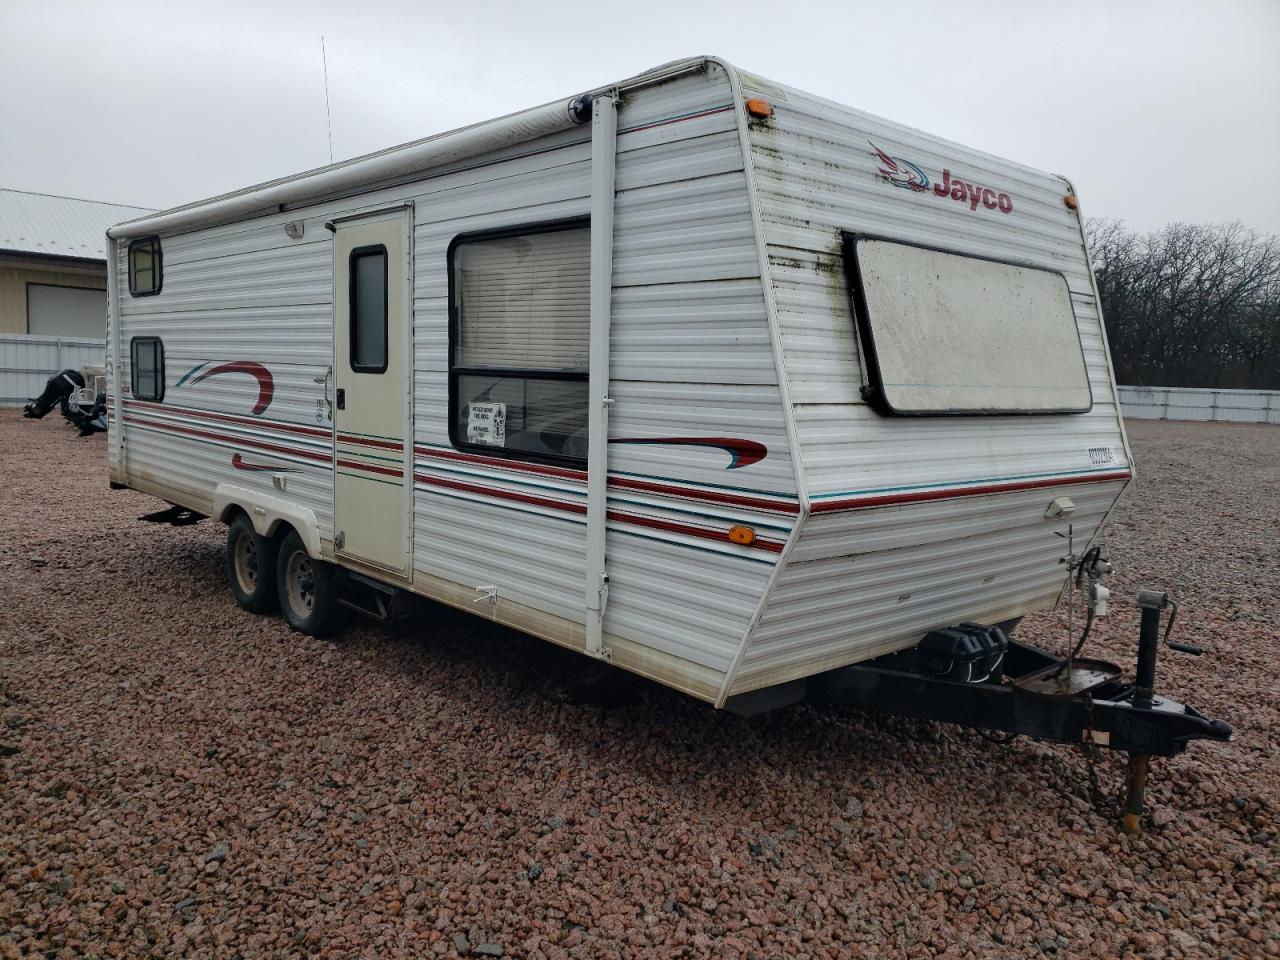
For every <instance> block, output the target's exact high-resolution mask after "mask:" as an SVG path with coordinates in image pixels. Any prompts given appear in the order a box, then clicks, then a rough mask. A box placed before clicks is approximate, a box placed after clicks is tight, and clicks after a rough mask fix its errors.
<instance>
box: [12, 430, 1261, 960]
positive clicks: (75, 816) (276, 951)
mask: <svg viewBox="0 0 1280 960" xmlns="http://www.w3.org/2000/svg"><path fill="white" fill-rule="evenodd" d="M1131 436H1132V439H1133V442H1134V446H1135V449H1136V452H1137V458H1138V463H1139V468H1140V472H1141V478H1140V482H1139V483H1138V484H1137V486H1136V489H1133V490H1131V492H1130V493H1129V494H1127V496H1126V497H1125V500H1124V502H1123V504H1122V506H1121V508H1120V509H1119V511H1118V512H1117V514H1116V516H1115V519H1114V521H1113V522H1112V524H1111V529H1110V534H1109V536H1108V538H1107V539H1108V542H1109V543H1110V544H1111V545H1112V557H1113V559H1114V560H1115V562H1116V563H1117V564H1118V567H1119V575H1118V577H1117V578H1116V581H1115V583H1114V584H1113V586H1114V588H1115V594H1116V596H1117V598H1118V602H1117V603H1116V604H1115V606H1114V608H1113V615H1112V616H1111V617H1110V618H1109V619H1108V620H1106V621H1104V622H1103V623H1102V625H1101V627H1100V629H1099V631H1098V633H1099V636H1098V641H1097V643H1096V644H1093V645H1091V649H1092V652H1093V655H1095V656H1104V657H1105V656H1109V657H1111V658H1112V659H1117V660H1119V661H1120V662H1123V663H1131V662H1132V656H1133V645H1134V641H1135V638H1136V623H1137V615H1136V609H1135V608H1134V607H1133V605H1132V604H1131V603H1130V602H1128V598H1129V597H1131V596H1132V593H1133V589H1134V587H1135V586H1136V585H1137V584H1138V583H1139V582H1142V583H1152V584H1160V585H1163V586H1166V587H1168V588H1170V589H1171V590H1172V591H1173V592H1174V593H1175V595H1176V597H1177V599H1179V600H1180V601H1181V602H1182V603H1183V608H1184V614H1183V620H1182V624H1183V625H1182V628H1181V631H1180V632H1181V636H1182V638H1183V639H1186V640H1191V639H1194V640H1195V641H1196V642H1200V643H1203V644H1204V645H1205V646H1206V647H1207V653H1206V655H1205V656H1204V657H1202V658H1200V659H1198V660H1197V659H1193V658H1190V657H1185V656H1179V655H1177V654H1171V653H1162V657H1163V661H1162V665H1161V679H1160V682H1161V685H1162V689H1163V690H1165V691H1166V692H1167V693H1168V694H1169V695H1171V696H1174V697H1177V698H1178V699H1183V700H1185V701H1187V702H1190V703H1192V704H1194V705H1195V706H1197V707H1199V708H1201V709H1202V710H1204V712H1206V713H1208V714H1209V715H1211V716H1218V717H1222V718H1223V719H1225V720H1227V721H1228V722H1229V723H1231V724H1232V725H1233V726H1234V727H1235V728H1236V731H1237V736H1236V739H1235V740H1234V742H1232V743H1231V744H1227V745H1215V744H1203V743H1202V744H1196V745H1194V746H1193V747H1192V748H1191V750H1190V751H1189V752H1188V753H1187V754H1184V755H1183V756H1182V757H1179V758H1176V759H1173V760H1168V761H1165V760H1157V761H1155V762H1154V764H1153V771H1152V786H1151V791H1150V801H1151V806H1152V817H1151V820H1152V823H1151V827H1150V829H1149V831H1148V832H1147V834H1146V835H1145V836H1144V837H1142V838H1140V839H1136V840H1134V839H1129V838H1126V837H1124V836H1122V835H1120V834H1119V833H1118V832H1117V830H1116V828H1115V826H1114V824H1113V822H1112V821H1110V820H1109V819H1108V818H1106V817H1103V816H1101V815H1099V814H1098V813H1097V812H1095V811H1094V810H1093V808H1092V807H1091V805H1090V803H1089V801H1088V792H1087V786H1086V784H1087V781H1086V777H1085V765H1084V763H1083V761H1082V759H1081V756H1080V754H1079V753H1078V751H1076V750H1074V749H1071V748H1066V747H1059V746H1047V745H1042V744H1037V743H1035V742H1031V741H1028V740H1026V739H1019V740H1017V741H1015V742H1014V743H1013V744H1012V745H1011V746H1005V747H1000V746H995V745H993V744H990V743H988V742H986V741H984V740H982V739H980V738H979V737H978V736H976V735H975V734H974V733H972V732H968V731H964V730H960V729H957V728H952V727H945V726H933V725H922V724H910V723H903V722H900V721H893V720H889V719H885V718H875V717H868V716H863V715H859V714H855V713H852V712H849V711H830V710H823V711H819V710H814V709H811V708H807V707H805V708H795V709H789V710H784V711H780V712H778V713H775V714H772V715H769V716H765V717H760V718H755V719H752V720H749V721H748V720H742V719H738V718H734V717H730V716H727V715H723V714H717V713H715V712H713V711H712V710H710V709H709V708H706V707H704V706H701V705H699V704H697V703H694V702H692V701H689V700H686V699H684V698H682V697H680V696H679V695H677V694H674V693H671V692H668V691H666V690H662V689H658V688H648V687H646V688H645V689H644V690H643V692H642V695H641V697H640V698H639V699H638V700H637V701H635V702H632V703H630V704H627V705H624V706H620V707H616V708H614V709H611V710H607V711H606V710H602V709H600V708H598V707H583V706H573V705H569V704H566V703H562V702H560V701H559V700H558V699H557V693H558V692H559V691H560V690H562V689H563V687H564V686H565V684H566V683H568V682H570V681H571V680H572V679H573V678H574V677H575V676H577V675H578V674H579V672H580V670H581V667H582V665H583V661H582V660H581V659H580V658H578V657H575V656H574V655H572V654H569V653H566V652H563V651H560V650H558V649H556V648H554V647H552V646H551V645H548V644H544V643H541V642H539V641H536V640H530V639H527V638H522V637H519V636H514V635H511V634H509V633H505V632H502V631H499V630H495V629H493V628H491V627H489V626H488V625H486V624H483V623H481V622H480V621H478V620H474V619H470V618H466V617H464V616H461V615H456V614H453V613H451V612H449V611H446V610H436V609H432V610H431V611H430V612H429V613H428V614H427V615H426V617H425V619H424V620H423V621H421V622H420V623H419V624H418V626H417V627H416V628H415V629H407V628H400V629H399V630H397V631H391V630H387V629H385V628H382V627H378V626H375V625H372V624H364V623H357V624H355V625H353V627H352V628H351V629H350V630H349V632H348V633H347V634H346V636H345V637H344V638H343V639H342V640H341V642H338V643H330V642H322V641H316V640H312V639H310V638H304V637H301V636H299V635H296V634H291V633H290V632H289V631H288V630H287V629H286V628H285V627H284V625H283V623H282V621H280V620H279V619H278V618H259V617H253V616H250V615H249V614H246V613H243V612H241V611H240V610H239V609H238V608H236V607H235V606H234V605H233V604H232V601H231V599H230V596H229V594H228V592H227V589H226V587H225V585H224V582H223V579H222V568H221V563H222V544H223V537H224V528H223V527H221V526H220V525H216V524H213V523H203V524H201V525H199V526H198V527H195V528H185V529H173V528H169V527H160V526H152V525H148V524H139V523H137V522H136V517H138V516H139V515H140V514H142V513H144V512H148V511H150V510H153V509H156V508H157V506H158V503H157V502H156V501H154V500H151V499H149V498H147V497H143V496H141V495H139V494H135V493H132V492H125V493H110V492H108V491H107V490H106V476H105V466H104V456H105V450H104V446H105V444H104V440H103V438H102V437H101V436H99V437H94V438H91V439H88V440H80V439H77V438H76V436H75V434H74V432H73V431H72V430H70V429H69V428H67V427H65V426H64V425H62V424H61V423H59V422H57V421H56V419H50V420H47V421H44V422H38V423H37V422H30V421H22V420H20V419H18V418H17V416H16V414H15V413H13V412H11V411H3V413H2V414H0V448H2V449H4V450H5V451H6V456H5V457H4V459H3V461H2V462H0V489H3V490H4V501H3V502H4V504H5V506H4V509H3V511H2V512H0V587H3V609H0V638H2V640H3V642H2V644H0V720H2V721H3V724H2V725H0V958H9V957H20V956H35V955H46V956H50V957H55V956H56V957H87V956H112V957H176V956H199V957H232V956H242V957H246V958H248V957H285V956H298V955H316V956H326V957H352V956H367V957H380V958H387V957H428V956H434V955H444V956H455V955H458V954H459V953H467V952H470V954H471V955H472V956H475V955H480V956H498V955H503V956H507V957H601V956H619V957H620V956H626V957H637V956H653V957H681V956H683V957H702V956H712V955H714V956H716V957H752V956H754V957H760V958H765V957H784V956H785V957H800V956H803V957H832V958H835V957H842V958H843V957H885V958H893V960H899V958H908V957H910V958H915V957H935V956H936V957H969V956H974V957H992V956H1004V957H1019V958H1021V957H1031V956H1040V955H1044V954H1052V955H1056V956H1060V957H1061V956H1098V957H1119V956H1141V957H1183V956H1186V957H1193V956H1194V957H1201V956H1209V957H1243V956H1270V957H1275V956H1280V916H1278V911H1277V903H1278V901H1280V870H1278V869H1277V842H1278V841H1277V839H1276V831H1277V814H1278V813H1280V763H1277V761H1276V759H1275V753H1274V746H1273V744H1274V742H1275V740H1276V739H1277V734H1278V733H1280V730H1278V729H1277V718H1278V717H1280V705H1278V704H1277V691H1280V682H1278V678H1280V638H1278V637H1277V628H1276V624H1277V623H1278V622H1280V609H1278V606H1277V599H1276V598H1277V592H1278V590H1277V588H1278V586H1280V546H1278V542H1280V468H1278V467H1277V465H1278V464H1280V429H1273V428H1266V427H1246V426H1239V427H1237V426H1222V425H1213V426H1210V425H1191V424H1159V423H1142V422H1138V423H1133V424H1131ZM1121 601H1123V602H1121ZM1021 635H1022V636H1024V637H1029V638H1031V639H1039V640H1040V641H1042V642H1043V643H1045V644H1047V645H1050V646H1052V647H1054V648H1056V649H1062V648H1063V647H1064V646H1065V638H1064V634H1063V629H1062V626H1061V624H1060V622H1059V621H1058V620H1057V619H1055V618H1054V617H1053V616H1043V617H1037V618H1034V620H1033V621H1031V620H1029V621H1028V622H1027V623H1026V624H1024V627H1023V630H1022V633H1021ZM1121 769H1122V768H1121V760H1120V758H1118V757H1113V756H1110V755H1108V756H1107V757H1106V758H1105V761H1104V763H1103V765H1102V768H1101V770H1100V775H1101V778H1102V783H1103V786H1104V789H1107V790H1109V791H1114V790H1115V789H1116V788H1117V787H1118V785H1119V778H1120V774H1121Z"/></svg>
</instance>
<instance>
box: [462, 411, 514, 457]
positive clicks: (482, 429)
mask: <svg viewBox="0 0 1280 960" xmlns="http://www.w3.org/2000/svg"><path fill="white" fill-rule="evenodd" d="M467 442H468V443H484V444H488V445H489V446H491V447H505V446H506V445H507V405H506V404H505V403H472V404H470V405H469V407H468V410H467Z"/></svg>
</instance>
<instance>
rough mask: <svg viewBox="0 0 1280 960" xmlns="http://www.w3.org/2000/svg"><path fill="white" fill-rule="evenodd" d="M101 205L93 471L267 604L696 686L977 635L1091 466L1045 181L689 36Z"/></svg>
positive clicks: (1095, 465)
mask: <svg viewBox="0 0 1280 960" xmlns="http://www.w3.org/2000/svg"><path fill="white" fill-rule="evenodd" d="M109 239H110V256H109V261H108V262H109V265H110V271H111V276H110V281H109V285H110V300H109V314H110V316H109V323H110V338H109V341H108V348H107V350H108V358H107V359H108V370H109V379H110V388H109V401H108V406H109V410H110V415H111V424H110V431H109V439H108V448H109V458H110V475H111V479H112V481H113V483H114V484H116V485H118V486H127V487H131V488H133V489H135V490H139V491H143V492H145V493H148V494H152V495H154V496H156V497H158V498H160V499H162V500H164V501H167V502H168V503H169V504H172V505H173V509H172V510H170V511H168V512H167V513H166V514H165V515H164V516H165V517H166V518H167V519H172V520H175V521H179V522H180V521H183V520H188V521H189V520H195V519H199V518H202V517H210V518H215V519H216V520H221V521H223V522H225V523H227V524H228V525H229V537H228V552H227V567H228V579H229V582H230V586H231V591H232V593H233V594H234V596H235V599H236V600H237V601H238V602H239V603H240V604H241V605H242V606H243V607H245V608H246V609H248V610H250V611H254V612H259V613H261V612H266V611H268V610H273V609H275V608H276V607H277V606H278V607H279V609H280V610H281V611H282V613H283V614H284V616H285V617H286V619H287V620H288V621H289V623H290V624H292V625H293V626H294V627H295V628H297V629H300V630H303V631H307V632H312V633H321V632H324V631H326V630H329V629H331V628H332V624H333V622H334V621H333V615H334V612H335V610H336V609H337V607H338V605H339V604H340V603H342V602H348V603H357V604H359V605H361V606H363V607H365V608H367V609H370V610H373V611H375V612H382V613H385V612H387V611H388V610H390V609H392V608H394V605H395V599H396V597H398V596H403V595H407V594H418V595H421V596H424V597H428V598H431V599H433V600H436V601H439V602H442V603H445V604H450V605H452V606H454V607H457V608H459V609H462V610H466V611H470V612H472V613H475V614H477V615H480V616H484V617H487V618H489V619H492V620H495V621H498V622H500V623H503V624H507V625H509V626H511V627H514V628H516V629H518V630H521V631H524V632H526V633H529V634H533V635H535V636H538V637H542V638H544V639H546V640H549V641H552V642H555V643H558V644H561V645H564V646H566V647H569V648H571V649H573V650H576V651H580V652H581V653H583V654H585V655H586V656H587V657H591V658H599V659H602V660H607V661H609V662H610V663H612V664H614V665H615V666H617V667H621V668H624V669H626V670H629V671H633V672H634V673H637V674H641V675H643V676H645V677H649V678H651V679H653V680H655V681H658V682H660V683H663V684H666V685H668V686H671V687H674V688H677V689H679V690H682V691H684V692H686V693H688V694H690V695H692V696H694V697H697V698H701V699H702V700H705V701H708V702H710V703H712V704H715V705H716V706H726V705H727V706H729V707H731V708H732V707H733V706H734V704H735V703H744V702H746V699H745V698H749V697H750V696H752V695H753V694H754V695H756V696H764V695H766V694H767V693H768V692H769V691H794V690H797V689H798V687H797V686H796V684H797V683H800V684H801V685H803V682H804V681H805V680H806V679H807V678H813V677H815V676H818V675H822V674H827V673H829V672H831V671H834V670H836V669H837V668H843V667H846V666H848V665H851V664H858V663H862V662H864V661H869V660H871V659H872V658H880V657H883V656H884V655H886V654H892V653H895V652H896V651H903V650H910V649H913V648H915V647H916V646H917V644H919V643H920V641H921V639H922V638H923V637H925V636H926V635H929V634H936V633H937V631H939V630H944V629H945V628H952V627H957V626H958V625H963V624H974V623H979V624H984V625H993V626H1001V627H1003V628H1004V630H1005V632H1006V633H1007V632H1008V630H1009V629H1011V628H1012V626H1013V625H1014V624H1015V623H1016V622H1017V620H1018V619H1019V618H1020V617H1022V616H1023V615H1024V614H1027V613H1029V612H1031V611H1034V610H1040V609H1043V608H1046V607H1049V606H1051V605H1053V604H1054V603H1055V602H1056V601H1057V599H1058V598H1059V595H1060V594H1062V592H1063V589H1064V582H1065V576H1066V569H1067V567H1064V565H1063V563H1062V560H1063V558H1064V555H1066V554H1068V552H1069V551H1073V552H1074V554H1075V555H1076V556H1082V555H1087V551H1088V548H1089V547H1090V544H1091V542H1092V541H1093V539H1094V536H1095V534H1096V532H1097V531H1098V528H1099V526H1100V525H1101V524H1102V522H1103V520H1104V519H1105V517H1106V516H1107V513H1108V511H1109V510H1111V508H1112V506H1113V505H1114V504H1115V502H1116V500H1117V498H1118V497H1119V496H1120V494H1121V492H1122V491H1123V490H1124V488H1125V485H1126V484H1127V483H1128V482H1129V480H1130V478H1131V470H1132V466H1131V464H1132V460H1131V457H1130V453H1129V449H1128V445H1127V442H1126V439H1125V432H1124V425H1123V423H1122V421H1121V417H1120V412H1119V406H1118V403H1117V399H1116V390H1115V385H1114V381H1113V377H1112V371H1111V367H1110V361H1109V357H1108V351H1107V344H1106V334H1105V331H1104V330H1103V325H1102V318H1101V316H1100V314H1099V308H1098V294H1097V289H1096V287H1095V284H1094V279H1093V276H1092V273H1091V271H1090V266H1089V258H1088V255H1087V252H1086V249H1085V239H1084V232H1083V229H1082V220H1081V213H1080V209H1079V205H1078V202H1077V198H1076V195H1075V191H1074V189H1073V188H1072V185H1071V184H1070V183H1069V182H1068V181H1067V180H1065V179H1063V178H1062V177H1060V176H1056V175H1050V174H1046V173H1041V172H1039V171H1036V170H1032V169H1030V168H1028V167H1025V166H1022V165H1021V164H1017V163H1012V162H1009V161H1006V160H1000V159H997V158H996V157H993V156H990V155H989V154H986V153H982V152H980V151H978V150H974V149H971V148H969V147H964V146H960V145H958V144H954V143H950V142H948V141H945V140H941V139H939V138H937V137H932V136H929V135H927V134H924V133H921V132H920V131H918V130H914V129H911V128H909V127H905V126H902V125H901V124H897V123H892V122H889V121H887V120H883V119H880V118H878V117H873V116H870V115H868V114H865V113H861V112H859V111H857V110H852V109H849V108H847V107H843V106H840V105H838V104H835V103H832V102H829V101H827V100H823V99H820V98H818V97H815V96H811V95H809V94H805V93H801V92H800V91H798V90H794V89H791V88H789V87H785V86H782V85H780V84H776V83H773V82H771V81H768V80H764V79H762V78H760V77H758V76H755V75H753V74H750V73H746V72H744V71H741V70H738V69H736V68H734V67H733V66H731V65H729V64H727V63H725V62H724V61H722V60H718V59H715V58H710V57H699V58H696V59H690V60H683V61H679V62H676V63H671V64H668V65H666V66H662V67H659V68H657V69H654V70H651V71H649V72H647V73H644V74H641V75H639V76H637V77H633V78H631V79H629V80H623V81H621V82H619V83H614V84H610V85H607V86H603V87H599V88H596V89H592V90H590V91H586V92H580V93H579V94H578V95H575V96H573V97H569V98H566V99H564V100H561V101H557V102H555V103H551V104H548V105H546V106H542V107H537V108H534V109H531V110H528V111H525V112H522V113H517V114H512V115H510V116H507V117H503V118H500V119H497V120H492V121H488V122H485V123H480V124H476V125H474V126H470V127H466V128H463V129H460V130H455V131H453V132H450V133H444V134H440V135H437V136H433V137H429V138H427V139H425V140H420V141H417V142H414V143H409V144H406V145H404V146H399V147H394V148H392V149H389V150H385V151H382V152H379V153H374V154H370V155H368V156H365V157H360V158H358V159H355V160H350V161H346V162H343V163H338V164H334V165H332V166H328V167H323V168H320V169H317V170H313V171H310V172H307V173H303V174H299V175H298V176H294V177H288V178H285V179H281V180H276V181H273V182H270V183H265V184H261V185H259V186H254V187H249V188H247V189H245V190H241V191H238V192H235V193H230V194H227V195H224V196H220V197H215V198H213V199H211V200H206V201H202V202H199V203H193V204H190V205H188V206H184V207H179V208H176V209H173V210H168V211H165V212H162V213H157V214H154V215H150V216H147V217H144V218H142V219H139V220H134V221H132V222H129V223H125V224H121V225H119V226H116V227H114V228H112V229H111V230H110V232H109ZM1068 533H1069V534H1070V537H1071V540H1070V542H1069V541H1068ZM1094 560H1095V561H1096V560H1097V556H1096V551H1095V553H1094ZM1069 566H1070V564H1068V567H1069ZM965 629H970V628H965ZM983 630H987V628H985V627H984V628H983ZM954 632H955V631H952V633H953V634H954ZM988 633H990V631H989V630H988ZM998 633H999V631H996V633H990V636H992V637H995V636H996V634H998ZM985 635H986V634H984V636H985ZM985 642H986V641H984V643H985ZM1001 642H1002V641H1001V640H1000V639H999V638H997V639H996V640H992V641H991V643H992V644H994V646H989V647H987V648H986V649H987V652H990V651H991V650H996V649H998V648H999V646H1000V643H1001ZM584 662H585V661H584ZM985 663H986V666H985V667H984V668H983V669H984V670H985V671H986V673H987V674H990V672H991V667H992V665H993V663H992V661H991V660H990V659H988V660H986V661H985ZM966 678H967V679H973V680H983V679H986V677H985V676H984V677H982V678H979V677H970V676H969V675H968V674H966ZM790 696H791V694H786V695H779V697H775V700H785V699H787V698H788V697H790ZM1197 735H1208V734H1203V733H1201V734H1197ZM1077 742H1079V741H1078V740H1077Z"/></svg>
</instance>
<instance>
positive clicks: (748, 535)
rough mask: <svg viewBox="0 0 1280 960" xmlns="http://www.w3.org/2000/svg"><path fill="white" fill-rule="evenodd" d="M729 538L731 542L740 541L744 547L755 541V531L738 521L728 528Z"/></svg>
mask: <svg viewBox="0 0 1280 960" xmlns="http://www.w3.org/2000/svg"><path fill="white" fill-rule="evenodd" d="M729 539H730V541H732V542H733V543H740V544H742V545H743V546H744V547H749V546H751V544H753V543H755V542H756V532H755V531H754V530H752V529H751V528H750V527H745V526H743V525H742V524H740V523H739V524H735V525H734V526H732V527H730V528H729Z"/></svg>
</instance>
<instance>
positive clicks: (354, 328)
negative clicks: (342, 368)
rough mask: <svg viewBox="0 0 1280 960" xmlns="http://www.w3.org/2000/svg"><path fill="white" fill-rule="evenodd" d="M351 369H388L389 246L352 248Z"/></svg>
mask: <svg viewBox="0 0 1280 960" xmlns="http://www.w3.org/2000/svg"><path fill="white" fill-rule="evenodd" d="M350 280H351V282H350V287H351V369H352V370H354V371H355V372H356V373H384V372H385V371H386V369H387V248H386V247H384V246H382V244H378V245H377V246H372V247H357V248H356V249H355V250H352V251H351V278H350Z"/></svg>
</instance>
